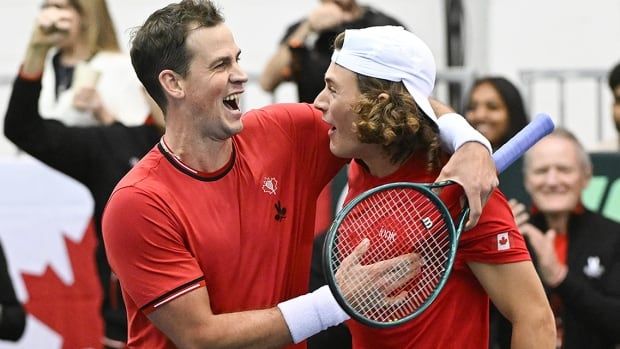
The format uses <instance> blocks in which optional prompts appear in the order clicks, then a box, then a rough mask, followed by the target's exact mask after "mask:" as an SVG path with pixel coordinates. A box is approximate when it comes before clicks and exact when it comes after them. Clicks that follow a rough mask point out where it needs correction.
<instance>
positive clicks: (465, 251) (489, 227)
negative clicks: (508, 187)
mask: <svg viewBox="0 0 620 349" xmlns="http://www.w3.org/2000/svg"><path fill="white" fill-rule="evenodd" d="M529 260H531V257H530V254H529V251H528V250H527V246H526V244H525V240H524V239H523V236H522V235H521V234H520V233H519V230H518V229H517V226H516V224H515V221H514V217H513V216H512V211H511V210H510V206H509V205H508V201H507V200H506V198H505V197H504V195H503V194H502V193H501V192H500V191H499V190H497V189H496V190H494V191H493V193H492V194H491V196H490V197H489V200H488V201H487V204H486V205H485V206H484V209H483V210H482V215H481V216H480V220H479V221H478V224H477V225H476V226H475V227H474V228H472V229H470V230H467V231H464V232H462V233H461V238H460V240H459V246H458V252H457V263H467V262H480V263H488V264H505V263H514V262H521V261H529Z"/></svg>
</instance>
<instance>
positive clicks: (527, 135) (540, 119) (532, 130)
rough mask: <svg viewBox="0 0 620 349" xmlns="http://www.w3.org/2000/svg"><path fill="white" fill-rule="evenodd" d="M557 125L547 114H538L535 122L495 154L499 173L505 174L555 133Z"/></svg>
mask: <svg viewBox="0 0 620 349" xmlns="http://www.w3.org/2000/svg"><path fill="white" fill-rule="evenodd" d="M554 128H555V125H554V124H553V120H551V117H550V116H549V115H547V114H545V113H540V114H537V115H536V117H535V118H534V120H532V122H530V123H529V124H527V125H526V126H525V127H524V128H523V129H521V131H519V132H518V133H517V134H516V135H514V137H512V138H511V139H510V140H509V141H508V142H506V144H504V145H503V146H501V147H500V148H499V149H498V150H497V151H496V152H495V153H493V160H494V161H495V167H496V168H497V172H498V173H502V172H504V170H505V169H506V168H508V166H510V165H511V164H512V163H513V162H515V160H517V159H518V158H520V157H521V156H522V155H523V154H524V153H525V152H526V151H527V150H528V149H529V148H530V147H531V146H533V145H534V144H535V143H536V142H538V141H539V140H541V139H542V138H543V137H545V136H546V135H548V134H549V133H551V132H553V129H554Z"/></svg>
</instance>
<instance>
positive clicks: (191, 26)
mask: <svg viewBox="0 0 620 349" xmlns="http://www.w3.org/2000/svg"><path fill="white" fill-rule="evenodd" d="M223 22H224V17H223V16H222V14H221V13H220V11H219V9H218V8H216V7H215V5H214V4H213V3H212V2H211V1H210V0H183V1H181V2H179V3H176V4H170V5H168V6H166V7H164V8H162V9H160V10H157V11H155V12H154V13H153V14H151V15H150V16H149V18H147V20H146V22H145V23H144V25H142V27H140V28H138V29H137V30H136V31H134V32H133V39H132V47H131V51H130V54H131V63H132V64H133V67H134V70H135V71H136V75H137V76H138V78H139V79H140V81H142V84H143V85H144V87H145V88H146V90H147V91H148V93H149V94H150V95H151V97H153V100H155V102H156V103H157V105H159V107H160V108H161V109H162V110H163V111H164V112H166V109H167V106H168V103H167V101H166V96H165V94H164V91H163V89H162V87H161V85H160V84H159V73H160V72H161V71H162V70H165V69H170V70H172V71H174V72H176V73H177V74H179V75H181V76H183V77H185V76H187V72H188V70H189V64H190V62H191V60H192V58H193V52H191V51H190V50H189V49H188V48H187V46H186V43H185V41H186V39H187V36H188V35H189V33H190V32H191V31H192V30H195V29H197V28H202V27H214V26H216V25H218V24H220V23H223Z"/></svg>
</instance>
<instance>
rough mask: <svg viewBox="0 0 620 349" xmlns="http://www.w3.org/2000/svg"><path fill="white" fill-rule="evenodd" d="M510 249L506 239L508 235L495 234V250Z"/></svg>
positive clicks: (508, 241)
mask: <svg viewBox="0 0 620 349" xmlns="http://www.w3.org/2000/svg"><path fill="white" fill-rule="evenodd" d="M508 249H510V240H509V239H508V233H500V234H497V250H498V251H504V250H508Z"/></svg>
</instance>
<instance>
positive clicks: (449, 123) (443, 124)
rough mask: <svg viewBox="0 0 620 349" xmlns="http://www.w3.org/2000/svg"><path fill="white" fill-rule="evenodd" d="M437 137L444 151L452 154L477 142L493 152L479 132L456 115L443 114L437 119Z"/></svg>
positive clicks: (489, 144)
mask: <svg viewBox="0 0 620 349" xmlns="http://www.w3.org/2000/svg"><path fill="white" fill-rule="evenodd" d="M437 125H438V126H439V137H440V138H441V145H442V146H443V148H444V150H445V151H447V152H449V153H450V154H453V153H454V152H455V151H456V150H457V149H458V148H460V147H461V146H462V145H463V144H465V143H467V142H478V143H480V144H482V145H484V146H485V147H487V149H489V152H490V153H492V152H493V148H491V143H490V142H489V140H488V139H486V138H485V137H484V136H483V135H482V134H481V133H480V132H478V131H477V130H476V129H475V128H473V127H472V126H471V125H470V124H469V123H468V122H467V120H465V118H464V117H462V116H461V115H459V114H457V113H449V114H444V115H442V116H441V117H439V118H437Z"/></svg>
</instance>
